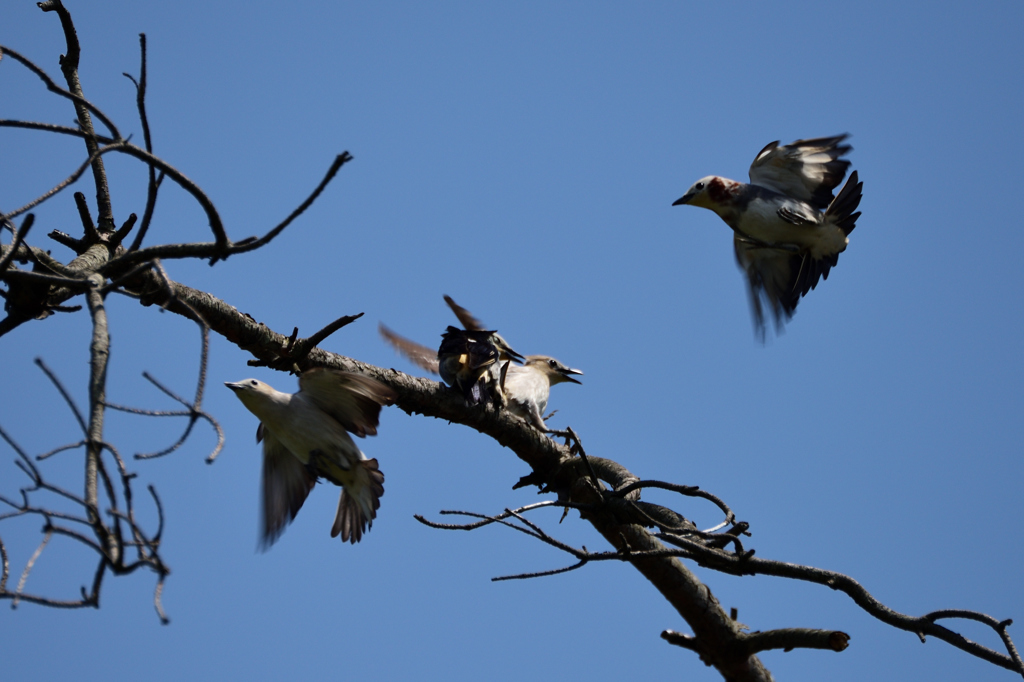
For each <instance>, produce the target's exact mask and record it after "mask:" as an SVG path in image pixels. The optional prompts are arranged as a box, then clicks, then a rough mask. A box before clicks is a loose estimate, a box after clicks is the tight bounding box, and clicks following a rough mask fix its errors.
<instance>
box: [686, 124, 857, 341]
mask: <svg viewBox="0 0 1024 682" xmlns="http://www.w3.org/2000/svg"><path fill="white" fill-rule="evenodd" d="M846 138H847V135H836V136H835V137H819V138H815V139H811V140H797V141H796V142H793V143H791V144H788V145H784V146H781V147H780V146H779V143H778V142H777V141H776V142H772V143H771V144H769V145H767V146H766V147H765V148H764V149H762V150H761V151H760V153H758V155H757V156H756V157H755V158H754V162H753V163H752V164H751V165H750V183H749V184H746V183H742V182H736V181H735V180H729V179H727V178H723V177H719V176H717V175H709V176H707V177H704V178H701V179H700V180H698V181H697V182H696V183H694V184H693V186H691V187H690V189H688V190H687V191H686V194H684V195H683V196H682V197H681V198H679V199H678V200H676V201H675V202H674V203H673V204H672V205H673V206H679V205H681V204H691V205H693V206H701V207H703V208H707V209H711V210H712V211H714V212H715V213H717V214H718V215H719V216H720V217H721V218H722V220H724V221H725V223H726V224H727V225H728V226H729V227H731V228H732V229H733V233H734V236H733V246H734V248H735V251H736V261H737V263H739V265H740V267H741V268H743V270H744V272H745V273H746V275H747V285H748V290H749V292H750V302H751V306H752V308H753V314H754V324H755V327H756V329H757V332H758V335H759V336H760V337H761V338H762V339H763V338H764V335H765V322H764V312H763V309H762V305H761V299H762V297H763V298H764V299H765V300H767V302H768V305H769V306H770V308H771V311H772V313H773V315H774V318H775V327H776V330H781V329H782V325H783V324H784V323H785V322H786V321H787V320H789V319H790V318H791V317H792V316H793V313H794V312H795V311H796V306H797V303H799V301H800V297H801V296H804V295H805V294H806V293H807V292H808V291H810V290H811V289H813V288H815V287H816V286H817V284H818V280H819V278H824V279H828V273H829V270H830V269H831V268H832V267H833V266H835V265H836V263H837V262H838V258H839V254H840V253H842V252H843V251H844V250H846V245H847V244H849V242H850V240H849V239H848V237H849V235H850V232H852V231H853V228H854V227H855V226H856V221H857V218H858V216H860V213H859V212H855V211H856V210H857V206H858V205H859V204H860V199H861V188H862V187H863V184H864V183H862V182H859V181H858V179H857V171H854V172H853V173H851V174H850V178H849V180H847V181H846V184H845V185H844V186H843V188H842V190H840V192H839V195H838V196H836V197H835V198H833V195H832V192H833V190H834V189H835V188H836V187H838V186H839V183H840V182H842V180H843V177H844V176H845V175H846V171H847V169H848V168H849V166H850V162H849V161H847V160H846V159H843V158H841V157H842V156H844V155H845V154H846V153H848V152H849V151H851V149H852V148H851V147H850V146H849V145H847V144H842V143H843V141H844V140H845V139H846Z"/></svg>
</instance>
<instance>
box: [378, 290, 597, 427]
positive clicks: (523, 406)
mask: <svg viewBox="0 0 1024 682" xmlns="http://www.w3.org/2000/svg"><path fill="white" fill-rule="evenodd" d="M444 300H445V302H446V303H447V304H448V307H450V308H451V309H452V311H453V312H454V313H455V315H456V317H458V318H459V321H460V322H461V323H462V325H463V326H464V327H466V330H467V331H466V332H465V333H466V334H472V333H478V334H484V335H489V336H487V337H486V338H488V339H490V341H491V343H493V345H494V347H495V350H496V351H497V353H498V362H495V363H491V364H489V365H488V367H489V370H488V371H489V372H490V374H489V379H488V380H489V381H493V380H494V378H495V375H494V371H495V370H496V369H497V370H498V371H499V372H500V374H499V375H498V377H497V380H498V384H499V387H500V389H501V394H502V396H503V397H504V399H505V404H504V407H507V408H508V410H509V411H510V412H512V413H513V414H515V415H517V416H519V417H521V418H522V419H524V420H526V422H527V423H529V424H531V425H533V426H534V427H536V428H538V429H540V430H541V431H547V430H548V428H547V425H546V424H545V423H544V418H543V414H544V410H546V409H547V404H548V397H549V395H550V390H551V386H554V385H555V384H560V383H564V382H571V383H574V384H578V383H580V382H579V381H578V380H576V379H574V378H573V377H572V375H582V374H583V372H581V371H579V370H578V369H572V368H570V367H567V366H565V365H563V364H562V363H560V362H559V361H558V360H555V359H554V358H552V357H548V356H546V355H527V356H526V357H525V358H524V357H523V356H521V355H519V353H517V352H515V351H514V350H512V348H511V347H510V346H509V344H508V342H506V341H505V339H503V338H502V337H501V336H499V335H498V334H497V333H496V332H493V331H488V330H486V329H485V327H484V324H483V323H482V322H480V321H479V320H478V319H476V318H475V317H474V316H473V315H472V313H470V312H469V311H468V310H466V309H465V308H463V307H462V306H460V305H458V304H457V303H456V302H455V301H454V300H452V298H451V297H450V296H445V297H444ZM379 329H380V333H381V336H383V337H384V339H385V340H386V341H387V342H388V343H390V344H391V345H392V346H393V347H394V348H395V350H397V351H398V352H399V353H401V354H402V355H404V356H405V357H406V358H408V359H409V360H411V361H412V362H413V363H414V364H416V365H417V366H419V367H421V368H423V369H425V370H427V371H428V372H431V373H433V374H440V373H442V370H441V367H440V366H439V365H440V364H441V363H439V362H438V360H439V354H436V353H434V352H433V351H432V350H430V349H429V348H427V347H426V346H423V345H421V344H418V343H416V342H415V341H411V340H409V339H407V338H405V337H403V336H400V335H398V334H396V333H395V332H393V331H392V330H390V329H388V328H387V327H386V326H384V325H383V324H381V325H380V326H379ZM452 330H456V331H458V330H457V329H456V328H455V327H449V328H448V332H446V334H448V333H451V332H452ZM443 347H444V344H443V342H442V348H443ZM518 360H524V361H525V364H523V365H517V364H513V363H514V361H518ZM458 366H461V365H456V367H458ZM443 376H444V375H443V374H442V377H443ZM446 382H447V383H449V385H454V384H452V382H451V381H448V380H447V379H446Z"/></svg>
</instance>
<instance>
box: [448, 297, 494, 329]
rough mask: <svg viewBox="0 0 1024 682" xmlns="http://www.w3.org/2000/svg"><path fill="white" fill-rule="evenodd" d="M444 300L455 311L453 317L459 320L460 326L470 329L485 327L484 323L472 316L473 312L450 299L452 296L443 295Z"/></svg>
mask: <svg viewBox="0 0 1024 682" xmlns="http://www.w3.org/2000/svg"><path fill="white" fill-rule="evenodd" d="M444 302H445V303H447V304H448V307H449V308H451V309H452V312H453V313H455V317H457V318H459V322H461V323H462V326H463V327H465V328H466V329H468V330H470V331H477V332H478V331H483V330H484V329H485V327H484V323H483V322H481V321H480V320H478V319H476V318H475V317H473V313H471V312H469V311H468V310H466V309H465V308H463V307H462V306H460V305H459V304H458V303H456V302H455V301H453V300H452V297H451V296H449V295H448V294H445V295H444Z"/></svg>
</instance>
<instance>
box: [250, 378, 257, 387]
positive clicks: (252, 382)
mask: <svg viewBox="0 0 1024 682" xmlns="http://www.w3.org/2000/svg"><path fill="white" fill-rule="evenodd" d="M258 383H259V382H258V381H256V380H255V379H253V380H252V381H250V382H249V385H250V386H255V385H256V384H258Z"/></svg>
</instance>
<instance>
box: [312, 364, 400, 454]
mask: <svg viewBox="0 0 1024 682" xmlns="http://www.w3.org/2000/svg"><path fill="white" fill-rule="evenodd" d="M299 393H300V394H302V395H304V396H306V397H307V398H309V399H310V400H311V401H313V403H315V404H316V406H317V407H319V408H320V409H321V410H323V411H324V412H326V413H327V414H329V415H331V416H332V417H334V418H335V419H336V420H337V421H338V423H339V424H341V425H342V426H344V427H345V429H346V430H347V431H351V432H352V433H354V434H356V435H357V436H360V437H362V436H367V435H370V436H375V435H377V424H379V423H380V421H379V417H380V408H381V405H390V404H391V403H393V402H394V401H395V398H396V397H397V395H396V394H395V392H394V391H393V390H391V389H390V388H388V387H387V386H385V385H384V384H382V383H380V382H379V381H377V380H376V379H371V378H370V377H367V376H363V375H362V374H354V373H352V372H342V371H340V370H336V369H328V368H326V367H315V368H313V369H310V370H307V371H305V372H303V373H302V375H301V376H299Z"/></svg>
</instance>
